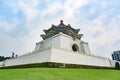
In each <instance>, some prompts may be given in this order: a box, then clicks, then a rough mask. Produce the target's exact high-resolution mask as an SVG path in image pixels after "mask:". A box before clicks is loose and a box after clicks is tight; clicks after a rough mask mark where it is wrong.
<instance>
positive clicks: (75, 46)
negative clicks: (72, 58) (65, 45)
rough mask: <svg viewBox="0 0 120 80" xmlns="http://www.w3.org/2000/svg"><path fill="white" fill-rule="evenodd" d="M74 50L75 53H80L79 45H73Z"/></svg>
mask: <svg viewBox="0 0 120 80" xmlns="http://www.w3.org/2000/svg"><path fill="white" fill-rule="evenodd" d="M72 50H73V51H74V52H78V51H79V49H78V45H77V44H73V45H72Z"/></svg>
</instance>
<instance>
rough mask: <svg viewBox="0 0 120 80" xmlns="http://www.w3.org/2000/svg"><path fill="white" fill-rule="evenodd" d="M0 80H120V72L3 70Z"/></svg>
mask: <svg viewBox="0 0 120 80" xmlns="http://www.w3.org/2000/svg"><path fill="white" fill-rule="evenodd" d="M0 80H120V71H117V70H107V69H64V68H28V69H1V70H0Z"/></svg>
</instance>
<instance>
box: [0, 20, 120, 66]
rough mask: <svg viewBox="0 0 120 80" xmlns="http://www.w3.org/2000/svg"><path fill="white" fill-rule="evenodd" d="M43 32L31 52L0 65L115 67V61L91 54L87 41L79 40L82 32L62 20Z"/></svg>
mask: <svg viewBox="0 0 120 80" xmlns="http://www.w3.org/2000/svg"><path fill="white" fill-rule="evenodd" d="M44 32H45V33H46V35H41V36H42V38H43V40H42V41H40V42H38V43H36V46H35V50H34V51H33V52H31V53H29V54H25V55H22V56H19V57H17V58H12V59H8V60H6V61H4V62H0V66H14V65H22V64H33V63H43V62H56V63H65V64H80V65H90V66H103V67H115V63H116V62H117V61H113V60H110V59H107V58H101V57H97V56H93V55H91V52H90V49H89V46H88V43H87V42H85V41H82V40H81V37H82V36H83V35H82V34H78V32H79V29H73V28H72V27H71V26H70V25H64V24H63V21H61V23H60V24H59V25H58V26H55V25H52V27H51V28H50V29H48V30H44ZM118 63H119V62H118ZM119 64H120V63H119Z"/></svg>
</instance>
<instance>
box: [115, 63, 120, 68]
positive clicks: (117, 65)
mask: <svg viewBox="0 0 120 80" xmlns="http://www.w3.org/2000/svg"><path fill="white" fill-rule="evenodd" d="M115 68H116V69H117V70H120V65H119V63H118V62H116V63H115Z"/></svg>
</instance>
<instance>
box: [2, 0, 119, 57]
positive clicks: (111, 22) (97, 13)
mask: <svg viewBox="0 0 120 80" xmlns="http://www.w3.org/2000/svg"><path fill="white" fill-rule="evenodd" d="M60 19H63V20H64V23H65V24H66V25H67V24H71V26H72V27H73V28H80V29H81V31H80V32H79V33H80V34H81V33H82V34H84V36H83V38H82V40H84V41H86V42H89V46H90V49H91V52H92V54H94V55H99V56H105V57H108V58H110V56H111V53H112V52H113V51H116V50H120V36H119V35H120V1H119V0H0V56H11V52H15V53H16V54H18V55H21V54H25V53H27V52H31V51H32V50H34V47H35V43H36V42H39V41H41V40H42V38H41V37H40V34H43V33H44V32H43V29H48V28H50V27H51V25H52V24H55V25H58V24H59V20H60Z"/></svg>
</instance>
